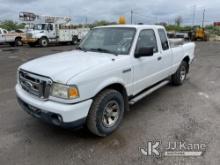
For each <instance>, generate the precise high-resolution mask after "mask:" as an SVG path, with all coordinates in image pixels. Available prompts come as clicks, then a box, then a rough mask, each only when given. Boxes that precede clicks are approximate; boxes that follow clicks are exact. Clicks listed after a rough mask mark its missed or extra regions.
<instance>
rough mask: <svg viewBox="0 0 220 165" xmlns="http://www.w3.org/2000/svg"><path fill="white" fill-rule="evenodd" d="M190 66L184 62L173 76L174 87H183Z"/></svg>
mask: <svg viewBox="0 0 220 165" xmlns="http://www.w3.org/2000/svg"><path fill="white" fill-rule="evenodd" d="M187 70H188V64H187V63H186V61H183V62H182V63H181V65H180V67H179V68H178V70H177V71H176V73H175V74H174V75H172V84H173V85H182V84H183V82H184V81H185V79H186V75H187Z"/></svg>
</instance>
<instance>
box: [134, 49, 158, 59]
mask: <svg viewBox="0 0 220 165" xmlns="http://www.w3.org/2000/svg"><path fill="white" fill-rule="evenodd" d="M153 55H154V48H153V47H150V48H148V47H143V48H139V50H138V51H137V52H136V53H135V57H136V58H139V57H147V56H153Z"/></svg>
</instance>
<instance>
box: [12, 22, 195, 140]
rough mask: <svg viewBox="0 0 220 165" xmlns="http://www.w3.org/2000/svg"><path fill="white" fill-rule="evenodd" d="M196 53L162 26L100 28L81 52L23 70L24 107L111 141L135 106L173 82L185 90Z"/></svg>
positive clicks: (20, 88) (38, 61)
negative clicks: (127, 113)
mask: <svg viewBox="0 0 220 165" xmlns="http://www.w3.org/2000/svg"><path fill="white" fill-rule="evenodd" d="M172 42H173V41H172ZM194 50H195V44H194V43H182V44H181V45H180V43H178V44H171V41H169V40H168V38H167V34H166V30H165V28H164V27H162V26H155V25H153V26H147V25H114V26H104V27H97V28H94V29H93V30H91V31H90V32H89V34H88V35H87V36H86V37H85V39H83V41H82V42H81V44H80V46H79V48H78V50H73V51H69V52H63V53H58V54H55V55H50V56H46V57H42V58H39V59H35V60H33V61H29V62H27V63H25V64H23V65H22V66H20V67H19V68H18V72H17V85H16V93H17V97H18V102H19V103H20V105H21V107H22V108H23V109H24V110H25V111H27V112H28V113H29V114H31V115H32V116H34V117H36V118H38V119H41V120H44V121H46V122H48V123H51V124H54V125H56V126H61V127H71V128H72V127H78V126H82V125H86V126H87V127H88V128H89V130H90V131H91V132H92V133H94V134H96V135H98V136H107V135H109V134H111V133H112V132H113V131H115V130H116V129H117V128H118V127H119V125H120V124H121V122H122V119H123V116H124V112H125V111H126V110H128V109H129V105H132V104H135V103H136V102H137V101H139V100H140V99H142V98H144V97H145V96H147V95H149V94H150V93H152V92H153V91H155V90H157V89H159V88H161V87H163V86H165V85H166V84H168V83H170V82H171V83H172V84H173V85H182V84H183V83H184V81H185V79H186V76H187V73H189V68H190V64H191V63H192V61H193V58H194ZM176 90H178V89H176Z"/></svg>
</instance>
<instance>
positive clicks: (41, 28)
mask: <svg viewBox="0 0 220 165" xmlns="http://www.w3.org/2000/svg"><path fill="white" fill-rule="evenodd" d="M46 29H47V25H46V24H36V25H34V30H46Z"/></svg>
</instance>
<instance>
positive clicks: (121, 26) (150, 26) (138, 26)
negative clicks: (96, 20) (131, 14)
mask: <svg viewBox="0 0 220 165" xmlns="http://www.w3.org/2000/svg"><path fill="white" fill-rule="evenodd" d="M108 27H109V28H110V27H120V28H136V29H145V28H146V29H148V28H149V29H154V28H156V29H158V28H164V27H163V26H160V25H128V24H126V25H107V26H99V27H95V28H108Z"/></svg>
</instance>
